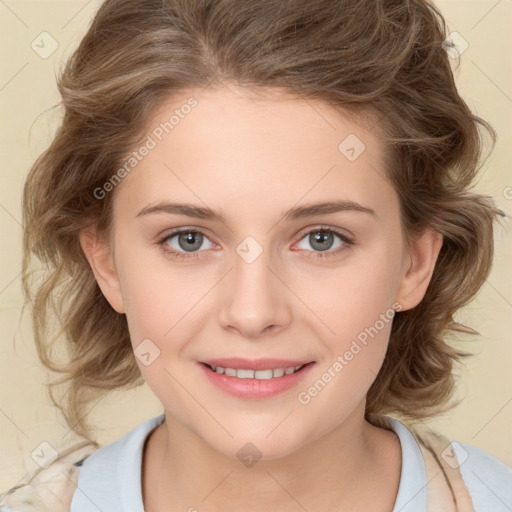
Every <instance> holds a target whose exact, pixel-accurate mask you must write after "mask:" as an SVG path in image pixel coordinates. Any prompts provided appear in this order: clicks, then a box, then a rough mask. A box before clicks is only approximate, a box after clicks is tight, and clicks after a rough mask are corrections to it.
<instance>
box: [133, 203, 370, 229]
mask: <svg viewBox="0 0 512 512" xmlns="http://www.w3.org/2000/svg"><path fill="white" fill-rule="evenodd" d="M346 211H353V212H362V213H367V214H370V215H372V216H374V217H376V216H377V214H376V213H375V211H374V210H372V209H371V208H369V207H367V206H363V205H360V204H358V203H355V202H354V201H329V202H324V203H310V204H306V205H302V206H296V207H294V208H291V209H290V210H288V211H286V212H283V213H282V217H283V219H284V220H287V221H291V220H296V219H302V218H304V217H314V216H315V215H326V214H330V213H338V212H346ZM151 213H168V214H176V215H185V216H187V217H193V218H197V219H206V220H213V221H218V222H222V223H223V224H226V218H225V216H224V215H223V214H222V213H221V212H219V211H215V210H212V209H211V208H207V207H204V206H199V205H193V204H186V203H168V202H161V203H158V204H156V205H153V206H149V205H148V206H145V207H144V208H142V210H141V211H140V212H139V213H138V214H137V217H141V216H144V215H149V214H151Z"/></svg>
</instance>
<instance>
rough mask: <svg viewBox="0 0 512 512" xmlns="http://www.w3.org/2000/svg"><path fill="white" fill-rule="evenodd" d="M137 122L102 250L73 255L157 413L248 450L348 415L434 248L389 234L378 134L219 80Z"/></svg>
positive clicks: (417, 293) (418, 292)
mask: <svg viewBox="0 0 512 512" xmlns="http://www.w3.org/2000/svg"><path fill="white" fill-rule="evenodd" d="M190 98H193V99H190ZM171 116H174V117H171ZM166 123H167V124H166ZM146 135H147V138H146V139H145V142H144V143H143V145H141V146H139V147H137V148H134V151H135V152H136V154H134V155H132V158H133V160H131V161H129V160H128V158H127V161H126V163H127V165H126V167H125V172H122V171H121V172H120V173H119V174H118V176H119V177H122V180H121V183H120V184H119V185H117V186H116V187H114V188H116V190H115V194H116V197H115V202H114V210H113V215H114V223H113V232H112V236H111V248H112V249H113V251H112V254H111V255H109V254H108V253H107V252H105V251H106V247H104V249H103V252H102V250H100V249H98V250H96V249H95V250H94V251H96V252H94V251H93V250H90V252H89V253H88V255H89V256H90V255H91V254H93V253H94V254H95V255H96V256H94V258H95V260H94V261H95V263H94V265H93V267H94V268H95V274H96V277H97V279H98V282H99V284H100V286H101V288H102V290H103V292H104V294H105V296H106V297H107V299H108V300H109V301H110V303H111V305H112V306H113V307H114V308H115V309H116V310H117V311H118V312H120V313H125V314H126V317H127V321H128V325H129V330H130V336H131V340H132V344H133V348H134V350H135V354H136V356H137V364H138V366H139V368H140V371H141V373H142V375H143V377H144V379H145V380H146V382H147V384H148V385H149V387H150V388H151V389H152V390H153V392H154V393H155V395H156V396H157V397H158V398H159V399H160V401H161V402H162V403H163V405H164V407H165V411H166V414H167V416H168V417H169V418H172V420H173V421H177V422H179V423H180V424H181V425H182V426H185V427H187V428H188V429H189V430H190V431H191V432H193V433H194V434H195V435H197V436H198V437H199V438H201V439H202V440H204V441H205V442H206V443H208V444H209V445H210V446H211V447H213V448H214V449H215V450H217V451H218V452H220V453H223V454H225V455H227V456H230V457H236V456H237V454H239V451H240V449H241V448H242V447H244V446H247V445H246V443H249V442H250V443H252V444H253V445H255V446H256V447H257V450H258V451H259V456H261V457H263V458H264V459H265V458H266V459H272V458H277V457H283V456H286V455H289V454H291V453H293V452H295V451H296V450H298V449H299V448H301V447H303V446H305V445H306V444H308V443H310V442H312V441H314V440H317V439H319V438H321V437H322V436H325V435H327V434H329V433H331V432H334V431H335V430H336V429H338V428H341V427H342V426H343V425H345V426H346V425H348V424H349V423H350V421H352V422H354V421H355V422H356V423H353V424H357V422H359V425H360V423H361V422H362V421H363V413H364V404H365V396H366V393H367V391H368V389H369V387H370V385H371V384H372V382H373V381H374V379H375V377H376V375H377V373H378V372H379V369H380V367H381V364H382V362H383V359H384V356H385V354H386V349H387V343H388V337H389V334H390V330H391V324H392V321H391V319H392V316H393V310H394V309H395V310H397V311H399V310H405V309H408V308H410V307H413V306H414V305H415V304H416V303H418V302H419V300H421V297H422V296H423V294H424V291H425V289H426V286H427V285H428V281H429V278H430V273H431V271H432V266H433V264H434V261H435V257H436V256H437V252H438V250H439V247H440V243H441V241H440V238H439V237H435V236H428V237H423V238H422V239H421V240H423V241H421V240H420V241H419V242H418V243H417V245H416V246H412V247H411V248H410V250H407V249H406V247H405V246H404V243H403V238H402V232H401V226H400V215H399V202H398V197H397V195H396V193H395V191H394V189H393V188H392V186H391V185H390V184H389V182H388V181H387V179H386V178H385V169H384V167H383V161H384V153H383V151H384V147H383V145H382V144H381V143H380V142H379V141H378V140H377V138H376V137H375V136H374V135H372V133H370V132H368V131H365V130H364V129H363V128H362V127H361V126H359V125H358V124H355V123H354V122H351V121H349V120H348V119H346V118H342V117H340V116H339V115H338V114H337V113H336V112H335V111H334V110H332V109H331V108H330V107H328V106H327V105H326V104H323V103H319V102H315V101H312V100H307V101H306V100H303V99H296V98H292V97H291V96H284V95H281V96H274V97H268V99H263V98H262V97H259V98H255V97H253V96H250V95H249V94H248V93H247V91H242V90H240V89H227V88H223V89H216V90H213V89H207V90H206V91H193V92H189V93H188V94H183V95H181V96H178V97H173V98H172V101H171V100H169V102H168V104H165V105H162V106H161V108H159V109H158V112H157V113H156V114H155V115H154V117H153V118H152V120H151V123H150V124H149V127H148V131H147V134H146ZM142 146H144V147H145V148H146V149H143V147H142ZM130 162H131V163H130ZM112 183H114V182H112ZM111 188H112V187H109V185H108V184H107V185H106V186H105V187H104V188H103V189H102V190H106V191H107V193H113V192H112V191H111V190H110V189H111ZM98 195H101V193H100V192H98ZM99 200H101V199H99ZM327 203H328V205H327V206H316V207H314V208H313V206H314V205H321V204H327ZM178 205H182V206H178ZM183 205H186V208H185V207H184V206H183ZM219 217H222V219H220V218H219ZM183 228H186V229H185V232H184V233H182V234H179V233H178V234H176V233H175V230H177V229H183ZM83 245H84V248H86V244H83ZM86 250H87V249H86ZM91 261H92V260H91ZM228 358H240V359H243V360H246V361H218V360H225V359H228ZM265 359H267V360H270V359H274V360H275V359H277V360H280V361H265ZM207 362H209V363H210V365H211V366H217V365H218V366H221V367H224V368H226V367H227V368H232V370H228V371H227V374H228V375H226V371H225V370H223V369H221V368H219V369H218V370H216V371H215V372H214V371H213V370H212V369H210V368H208V367H207V366H206V364H205V363H207ZM300 365H306V366H304V367H303V368H302V369H300V370H299V371H297V372H294V373H293V374H292V373H290V374H288V373H289V372H291V371H292V370H291V369H288V370H286V372H285V373H284V375H282V373H283V370H284V369H286V368H291V367H295V366H300ZM237 369H240V370H251V369H252V371H253V372H254V371H258V373H257V374H256V373H251V372H250V371H249V372H235V370H237ZM279 369H281V370H279ZM268 370H272V371H271V372H269V371H268ZM274 370H277V371H275V372H274ZM223 371H224V374H222V373H218V372H223ZM233 373H235V375H234V376H233ZM280 375H282V376H280ZM270 376H271V378H269V377H270ZM256 377H258V378H256ZM239 455H240V454H239Z"/></svg>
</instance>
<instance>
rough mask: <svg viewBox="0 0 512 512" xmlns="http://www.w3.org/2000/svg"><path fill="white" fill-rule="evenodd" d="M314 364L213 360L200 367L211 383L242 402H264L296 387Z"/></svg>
mask: <svg viewBox="0 0 512 512" xmlns="http://www.w3.org/2000/svg"><path fill="white" fill-rule="evenodd" d="M313 365H314V361H292V360H284V359H256V360H249V359H241V358H228V359H210V360H205V361H202V362H200V363H199V366H200V367H201V368H202V370H203V372H204V373H205V374H206V376H207V378H208V379H209V381H210V382H212V383H213V384H215V385H216V386H217V387H219V388H220V389H221V390H223V391H225V392H227V393H228V394H230V395H233V396H237V397H239V398H248V399H264V398H270V397H272V396H274V395H276V394H278V393H282V392H283V391H286V390H287V389H290V388H292V387H294V386H295V385H296V384H297V383H298V382H299V381H300V380H302V379H303V377H304V376H305V373H307V370H308V369H309V368H311V366H313Z"/></svg>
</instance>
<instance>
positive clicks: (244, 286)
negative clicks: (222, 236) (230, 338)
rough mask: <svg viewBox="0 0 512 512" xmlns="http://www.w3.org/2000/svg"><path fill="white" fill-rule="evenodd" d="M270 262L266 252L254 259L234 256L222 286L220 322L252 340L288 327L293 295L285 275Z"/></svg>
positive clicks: (226, 327)
mask: <svg viewBox="0 0 512 512" xmlns="http://www.w3.org/2000/svg"><path fill="white" fill-rule="evenodd" d="M270 263H271V262H270V261H269V258H268V257H267V256H266V253H265V252H263V253H262V254H261V255H260V256H259V257H258V258H256V259H255V260H254V261H252V262H248V261H246V260H244V259H243V258H242V257H239V256H238V255H236V256H235V259H234V265H233V268H232V270H231V272H230V273H229V274H230V275H228V276H226V277H227V278H226V279H225V280H224V283H223V284H222V287H221V293H222V296H221V297H220V309H219V321H220V324H221V326H222V327H223V328H224V329H227V330H230V331H233V332H236V333H237V334H238V335H239V336H242V337H244V338H246V339H253V340H255V339H259V338H262V337H266V336H268V335H270V334H272V335H274V334H277V333H278V332H279V331H281V330H283V329H286V327H287V326H288V324H289V323H290V320H291V316H292V315H291V309H290V303H289V301H290V295H292V294H291V292H290V290H289V289H288V288H287V286H286V284H285V282H286V279H285V276H283V275H280V271H279V270H275V269H273V268H271V265H270ZM281 273H282V272H281Z"/></svg>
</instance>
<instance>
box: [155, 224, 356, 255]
mask: <svg viewBox="0 0 512 512" xmlns="http://www.w3.org/2000/svg"><path fill="white" fill-rule="evenodd" d="M316 232H322V233H327V234H333V235H337V236H338V237H339V238H340V239H341V240H342V242H343V243H344V244H345V245H344V246H343V247H339V248H338V249H336V250H334V251H325V252H314V251H307V252H314V254H315V256H312V258H313V259H318V260H322V259H326V258H330V257H333V255H336V254H338V253H339V252H341V251H343V250H345V249H347V248H348V247H349V246H351V245H353V244H354V241H353V240H351V239H350V238H349V237H348V236H347V235H345V234H344V233H341V232H340V231H337V230H336V229H333V228H328V227H325V226H319V227H317V228H314V229H310V230H309V231H306V232H305V233H303V234H302V235H301V237H300V240H302V239H303V238H304V237H305V236H306V235H310V234H311V233H316ZM180 233H200V234H202V235H203V236H205V237H206V238H208V235H207V234H206V233H205V232H204V231H202V230H201V229H197V228H193V229H192V228H179V229H176V230H174V231H172V232H171V233H169V234H167V235H165V237H163V238H161V239H160V240H158V242H157V245H158V246H159V247H160V248H161V249H162V251H163V252H164V253H166V254H168V255H170V256H171V257H172V258H175V259H182V260H196V259H197V258H199V253H200V252H203V251H198V252H192V253H186V252H180V251H176V250H174V249H172V250H170V249H168V248H167V247H168V246H167V243H166V242H167V241H168V240H169V239H171V238H173V237H175V236H176V235H179V234H180ZM166 246H167V247H166ZM300 250H306V249H300ZM309 257H311V256H309Z"/></svg>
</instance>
